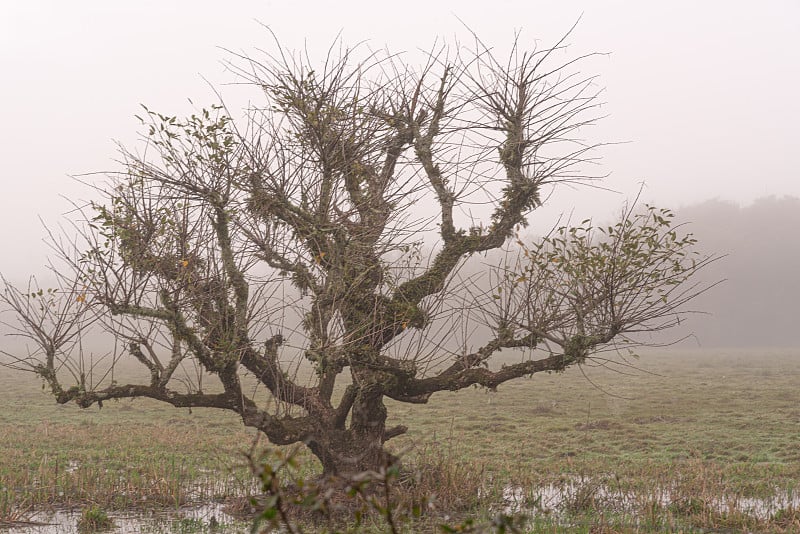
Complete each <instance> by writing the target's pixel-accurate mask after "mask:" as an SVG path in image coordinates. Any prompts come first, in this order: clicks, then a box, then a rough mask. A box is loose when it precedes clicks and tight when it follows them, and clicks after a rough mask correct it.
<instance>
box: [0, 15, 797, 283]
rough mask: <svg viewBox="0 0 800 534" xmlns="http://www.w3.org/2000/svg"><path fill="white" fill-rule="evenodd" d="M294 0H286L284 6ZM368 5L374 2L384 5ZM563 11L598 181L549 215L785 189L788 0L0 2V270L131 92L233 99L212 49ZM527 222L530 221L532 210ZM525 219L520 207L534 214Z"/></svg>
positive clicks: (488, 38) (113, 129) (791, 76)
mask: <svg viewBox="0 0 800 534" xmlns="http://www.w3.org/2000/svg"><path fill="white" fill-rule="evenodd" d="M298 6H302V7H298ZM384 6H385V7H384ZM579 17H581V20H580V23H579V24H578V26H577V28H576V30H575V31H574V33H573V34H572V35H571V36H570V38H569V40H568V42H569V43H570V44H571V47H570V50H569V54H574V55H579V54H583V53H586V52H592V51H598V52H608V55H606V56H602V57H599V58H597V59H595V60H593V61H591V62H589V63H586V64H585V65H584V67H583V71H584V72H586V73H587V74H588V73H594V74H598V75H599V76H600V78H599V83H600V84H601V85H602V86H604V87H605V94H604V101H605V102H606V104H605V106H604V113H605V114H606V115H607V118H606V119H604V120H603V121H602V123H600V124H599V125H598V126H597V127H596V128H595V131H594V132H592V134H591V135H592V136H596V138H597V139H600V140H604V141H609V142H622V141H626V142H627V143H624V144H619V145H615V146H611V147H607V148H606V149H604V150H603V151H602V153H601V155H602V156H603V162H602V165H603V167H602V172H604V173H611V176H610V178H609V179H608V180H607V182H606V186H607V187H609V188H611V189H613V190H615V191H618V192H619V193H610V192H600V191H596V190H592V189H588V188H579V189H577V190H574V191H570V190H565V191H562V192H559V193H558V195H557V196H556V197H555V198H554V199H553V202H552V206H551V207H550V208H549V210H550V211H549V212H545V213H546V214H547V213H549V214H550V215H552V214H553V213H555V212H560V211H570V210H572V209H573V208H574V210H575V216H577V217H580V218H583V216H584V214H585V215H587V216H590V215H591V216H608V215H610V214H611V213H612V212H613V211H614V210H616V209H617V207H618V206H619V205H620V204H621V203H622V202H623V201H624V200H625V199H626V198H631V197H633V196H635V194H636V192H637V190H638V188H639V184H640V183H641V182H645V184H646V188H645V193H644V197H645V200H649V201H653V202H656V203H658V204H660V205H664V206H669V207H679V206H681V205H686V204H691V203H695V202H699V201H702V200H705V199H708V198H715V197H716V198H721V199H724V200H731V201H735V202H738V203H742V204H746V203H748V202H749V201H751V200H752V199H754V198H757V197H761V196H766V195H778V196H781V195H795V196H800V174H799V173H798V170H797V169H798V164H797V155H798V153H799V152H800V135H798V125H800V98H798V88H799V87H800V2H798V1H797V0H786V1H778V0H774V1H765V2H759V3H756V2H745V1H739V2H735V1H719V2H712V1H703V2H696V1H670V2H658V3H656V2H632V1H631V2H621V1H617V2H614V1H595V0H593V1H584V2H543V1H533V0H525V1H521V0H520V1H503V0H493V1H491V2H489V1H486V2H474V1H468V0H461V1H458V2H444V1H432V0H427V1H418V0H411V1H408V0H405V1H402V2H379V1H375V0H372V1H369V2H366V1H364V2H361V1H359V2H355V1H347V0H343V1H339V2H321V1H319V2H310V1H306V2H302V1H295V2H280V1H271V2H270V1H235V0H232V1H229V2H225V3H222V2H218V1H214V2H212V1H207V0H191V1H174V0H169V1H168V0H158V1H153V0H138V1H136V2H110V1H108V0H102V1H83V0H75V1H72V2H64V1H56V0H53V1H41V0H16V1H15V0H4V2H3V9H2V13H1V14H0V73H1V76H2V83H0V102H2V106H3V123H4V124H3V128H2V129H0V183H1V184H2V195H0V218H2V226H0V228H2V230H0V245H2V250H3V253H2V255H0V258H2V259H1V260H0V272H3V273H5V274H10V275H12V276H18V275H19V274H20V273H26V272H35V271H38V269H39V266H40V265H41V264H43V263H44V259H45V257H44V256H45V249H44V247H43V246H42V245H41V237H42V235H43V230H42V227H41V225H40V223H39V221H38V217H39V216H41V217H42V218H44V219H45V220H46V221H48V222H50V223H57V222H58V219H59V215H60V214H62V213H64V212H65V211H66V210H67V209H68V204H67V203H66V202H65V201H64V200H63V199H61V198H60V197H59V195H61V194H63V195H67V196H83V197H85V196H86V193H85V191H82V188H81V187H80V185H79V184H77V183H75V182H74V181H73V180H71V179H70V178H69V177H68V175H74V174H80V173H87V172H92V171H103V170H109V169H115V168H117V167H116V166H115V164H114V157H115V150H116V148H115V142H116V141H119V142H121V143H123V144H125V145H127V146H135V144H136V142H137V128H138V121H137V120H136V119H135V118H134V117H133V116H134V114H135V113H138V112H139V109H140V108H139V105H140V104H141V103H144V104H146V105H148V106H149V107H150V108H152V109H155V110H158V111H162V112H164V113H168V114H182V113H186V112H191V111H192V109H193V108H192V107H191V106H190V105H189V103H188V101H187V99H189V98H191V99H192V100H193V101H194V102H195V103H196V104H198V105H200V106H202V105H208V104H211V103H213V102H215V100H216V97H215V96H214V92H213V91H212V89H211V87H210V86H209V84H211V85H213V86H215V87H217V88H218V89H219V90H220V91H221V92H222V94H223V95H225V96H226V99H228V98H230V99H231V100H232V101H233V102H236V99H237V98H239V94H238V93H237V92H236V91H237V89H236V88H233V87H226V86H225V85H224V84H225V83H226V82H231V81H234V77H233V76H232V75H231V74H230V73H226V72H225V68H224V66H223V64H222V61H223V60H224V59H226V58H227V57H229V56H228V55H227V54H226V53H225V52H224V51H223V50H221V48H220V47H222V48H228V49H232V50H243V51H247V52H251V53H254V51H255V49H256V48H259V47H262V48H263V47H269V46H270V38H269V36H268V34H267V32H266V31H265V29H264V28H263V27H262V26H261V25H260V24H259V22H260V23H263V24H264V25H268V26H269V27H270V28H271V29H272V30H273V31H274V32H275V33H276V34H277V35H278V37H279V38H280V39H281V40H282V41H283V42H284V43H285V44H286V45H287V46H289V47H302V46H304V41H305V42H306V43H307V45H308V48H309V49H310V50H311V51H312V52H313V51H319V52H320V53H322V52H323V51H324V50H325V49H326V48H327V46H328V45H329V44H330V43H331V42H332V40H333V39H334V38H335V36H336V34H337V33H338V32H339V31H342V33H343V38H344V40H345V42H347V43H355V42H358V41H361V40H369V42H370V43H371V45H372V46H374V47H383V46H384V45H387V46H388V47H389V48H390V49H392V50H395V51H400V50H409V51H413V50H415V49H418V48H428V47H430V45H431V44H432V43H433V40H434V38H436V37H437V36H440V37H444V38H452V37H454V36H455V37H459V38H461V39H462V40H466V39H467V38H468V37H467V33H466V31H465V30H464V27H463V26H462V24H461V23H460V22H459V20H458V18H460V19H461V20H463V21H464V23H466V24H467V25H468V26H469V27H470V28H472V29H473V30H474V31H475V32H477V33H478V34H479V35H480V36H481V37H482V39H483V40H484V41H485V42H487V43H490V44H493V45H497V47H498V48H500V49H502V48H503V47H507V46H508V44H509V43H510V42H511V40H512V39H513V36H514V32H515V30H522V38H521V41H522V42H523V43H526V42H529V43H531V44H533V43H534V41H535V40H538V41H539V43H540V44H541V45H547V44H552V43H554V42H555V41H556V40H557V39H558V38H559V37H560V36H561V35H562V34H563V33H564V32H566V31H567V30H568V29H569V28H570V26H572V24H573V23H574V22H575V21H576V20H577V19H578V18H579ZM542 220H544V219H542ZM535 222H536V220H534V223H535Z"/></svg>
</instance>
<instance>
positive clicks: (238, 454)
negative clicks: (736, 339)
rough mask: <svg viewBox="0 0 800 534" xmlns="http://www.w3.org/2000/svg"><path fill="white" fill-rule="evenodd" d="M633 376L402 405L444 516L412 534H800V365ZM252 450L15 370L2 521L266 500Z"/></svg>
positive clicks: (572, 375)
mask: <svg viewBox="0 0 800 534" xmlns="http://www.w3.org/2000/svg"><path fill="white" fill-rule="evenodd" d="M630 363H631V364H632V365H633V366H634V367H635V368H634V367H619V366H616V370H610V369H609V368H607V367H604V366H585V367H584V368H583V369H571V370H569V371H568V372H566V373H564V374H561V375H556V374H553V375H536V376H534V377H532V378H530V379H522V380H517V381H514V382H511V383H509V384H506V385H504V386H501V387H500V388H499V390H498V392H496V393H491V392H487V391H485V390H480V389H470V390H466V391H461V392H456V393H440V394H437V395H436V396H434V397H433V399H432V400H431V402H430V403H429V404H428V405H422V406H417V405H402V404H399V403H392V404H391V405H390V407H389V410H390V414H391V415H390V418H391V421H390V424H395V423H402V424H405V425H408V426H409V428H410V431H409V433H408V434H407V435H405V436H402V437H400V438H397V439H395V440H393V441H391V442H390V443H391V445H392V447H393V448H394V449H395V450H396V451H398V452H400V453H402V455H403V458H404V463H405V465H407V466H417V467H418V468H419V470H420V472H421V473H422V474H421V475H419V476H418V478H417V484H418V485H419V486H421V490H422V491H426V492H430V493H435V495H434V497H435V500H434V501H433V502H434V505H435V506H436V508H435V509H434V512H433V513H431V514H429V517H428V519H426V520H424V521H425V522H423V523H415V524H412V525H406V526H405V528H407V529H408V530H409V531H415V530H416V531H425V530H431V529H433V528H434V527H433V525H434V524H436V523H437V522H443V521H450V522H452V521H456V520H461V519H463V518H464V517H467V516H474V517H476V518H477V519H479V520H482V519H486V518H488V517H490V516H491V515H492V514H494V513H497V512H501V511H505V512H508V513H525V514H527V515H529V516H531V517H532V520H531V521H530V522H529V523H528V526H527V527H526V530H527V531H530V532H649V531H674V532H707V531H731V532H736V531H742V530H750V531H763V532H780V531H784V532H800V486H799V485H800V387H798V386H800V351H789V350H769V349H760V350H747V351H746V350H730V351H683V352H681V351H660V352H659V351H655V352H651V353H645V354H644V355H643V356H642V357H641V358H640V359H638V360H631V361H630ZM254 439H255V435H254V434H253V432H252V431H248V430H245V429H244V428H243V427H242V426H241V424H240V423H239V422H238V420H237V419H236V418H235V417H233V416H232V415H229V414H226V413H221V412H218V411H210V410H194V411H193V412H189V411H188V410H176V409H174V408H170V407H167V406H163V405H160V404H157V403H154V402H149V401H145V400H137V401H133V402H131V401H124V402H117V403H106V404H105V406H104V407H103V409H102V410H99V409H97V408H96V407H95V408H92V409H89V410H80V409H79V408H77V407H75V406H57V405H55V404H54V402H53V401H52V400H51V399H50V398H49V397H48V396H47V395H46V394H45V393H44V392H43V391H42V389H41V383H39V382H37V381H36V380H34V379H33V378H32V377H31V376H28V375H25V374H19V373H14V372H11V371H9V370H6V369H2V370H0V520H5V521H10V520H14V519H19V518H23V517H24V516H26V515H28V514H29V513H30V512H31V511H32V510H36V509H41V508H42V507H73V508H78V509H80V508H86V507H87V506H89V505H96V506H98V507H101V508H103V509H105V510H109V511H110V512H112V514H111V515H113V512H115V511H116V512H120V513H121V512H126V511H127V512H129V511H130V510H144V509H152V508H165V507H166V508H179V507H181V506H185V505H186V504H188V503H208V502H220V501H224V500H225V499H226V498H229V497H233V496H237V495H242V494H245V493H248V492H250V491H252V488H253V480H252V477H251V476H250V473H249V471H248V469H247V467H246V462H245V453H246V452H247V451H248V450H249V449H250V447H251V445H252V444H253V441H254ZM300 462H301V464H303V466H304V467H303V469H305V470H306V471H305V472H307V473H312V472H314V470H315V469H316V466H315V465H314V463H313V461H312V460H311V459H310V458H308V457H307V456H305V455H301V458H300ZM419 490H420V488H417V491H419ZM192 524H193V525H194V527H195V531H202V530H203V529H204V528H207V527H208V528H210V527H209V526H208V525H204V523H203V522H202V521H199V524H198V522H197V521H195V522H194V523H192Z"/></svg>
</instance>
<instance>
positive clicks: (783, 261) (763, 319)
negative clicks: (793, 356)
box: [676, 197, 800, 347]
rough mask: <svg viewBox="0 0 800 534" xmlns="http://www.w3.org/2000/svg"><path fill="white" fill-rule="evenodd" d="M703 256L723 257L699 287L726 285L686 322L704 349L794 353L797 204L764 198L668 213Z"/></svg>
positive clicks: (798, 317)
mask: <svg viewBox="0 0 800 534" xmlns="http://www.w3.org/2000/svg"><path fill="white" fill-rule="evenodd" d="M676 218H677V219H679V220H681V221H687V222H688V223H689V224H688V226H687V229H688V230H689V231H690V232H692V233H693V234H695V236H696V237H697V239H698V240H699V245H700V247H701V249H702V250H703V251H704V252H705V251H707V252H713V253H717V254H726V255H727V256H726V257H725V258H723V259H721V260H719V261H718V262H716V263H714V264H712V265H711V266H709V268H708V270H707V271H706V272H705V273H704V277H705V280H706V281H709V282H710V281H714V280H720V279H726V281H725V282H724V283H723V284H721V285H719V286H717V287H715V288H713V289H712V290H711V291H709V292H707V293H706V294H704V295H702V296H701V297H699V298H698V299H697V301H695V303H694V304H693V305H692V308H693V309H697V310H703V311H707V312H709V313H710V315H707V316H696V317H693V318H692V319H691V320H690V321H688V324H687V327H686V328H685V329H684V330H683V332H682V333H683V334H686V333H689V332H694V334H695V336H696V342H697V343H699V344H700V345H701V346H704V347H755V346H762V347H764V346H771V347H797V346H800V308H799V306H800V199H798V198H794V197H784V198H775V197H768V198H762V199H759V200H756V201H755V202H753V203H752V204H750V205H748V206H744V207H740V206H738V205H736V204H733V203H730V202H723V201H720V200H709V201H706V202H703V203H701V204H696V205H693V206H688V207H684V208H681V209H679V210H676Z"/></svg>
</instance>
